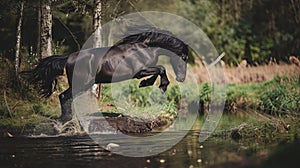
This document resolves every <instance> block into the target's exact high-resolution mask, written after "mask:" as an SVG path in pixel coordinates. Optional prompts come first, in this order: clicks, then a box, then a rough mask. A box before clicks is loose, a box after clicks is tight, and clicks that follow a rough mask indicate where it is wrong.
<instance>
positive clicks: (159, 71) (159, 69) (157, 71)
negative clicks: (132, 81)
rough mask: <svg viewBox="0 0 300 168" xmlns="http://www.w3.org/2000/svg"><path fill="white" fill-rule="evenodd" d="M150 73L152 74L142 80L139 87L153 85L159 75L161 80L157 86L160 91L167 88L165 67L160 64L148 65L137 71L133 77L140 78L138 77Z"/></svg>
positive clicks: (167, 80)
mask: <svg viewBox="0 0 300 168" xmlns="http://www.w3.org/2000/svg"><path fill="white" fill-rule="evenodd" d="M150 75H153V76H152V77H150V78H147V79H144V80H142V81H141V83H140V85H139V87H145V86H150V85H153V84H154V82H155V80H156V79H157V77H158V75H159V76H160V77H161V82H160V85H159V88H160V90H161V92H163V93H164V92H165V91H166V90H167V87H168V85H169V83H170V82H169V79H168V77H167V74H166V70H165V68H164V67H163V66H161V65H158V66H156V67H149V68H147V69H143V70H141V71H140V72H139V73H137V74H136V75H135V77H136V78H138V79H140V78H143V77H147V76H150Z"/></svg>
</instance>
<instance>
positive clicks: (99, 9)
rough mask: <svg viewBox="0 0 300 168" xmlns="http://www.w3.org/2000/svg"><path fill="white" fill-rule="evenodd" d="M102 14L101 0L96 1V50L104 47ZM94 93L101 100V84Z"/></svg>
mask: <svg viewBox="0 0 300 168" xmlns="http://www.w3.org/2000/svg"><path fill="white" fill-rule="evenodd" d="M101 14H102V4H101V0H94V11H93V29H94V39H93V47H94V48H98V47H102V37H101ZM92 92H93V93H94V94H95V96H96V97H97V99H100V95H101V84H99V85H98V86H97V84H95V85H94V86H93V88H92Z"/></svg>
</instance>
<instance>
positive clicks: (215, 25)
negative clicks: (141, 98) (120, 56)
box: [0, 0, 300, 66]
mask: <svg viewBox="0 0 300 168" xmlns="http://www.w3.org/2000/svg"><path fill="white" fill-rule="evenodd" d="M25 2H26V3H25V6H24V16H23V17H24V21H23V30H22V32H23V33H22V39H21V42H22V43H21V46H22V50H21V53H22V54H21V61H22V63H23V64H24V63H25V64H28V63H32V62H33V64H34V61H36V60H37V59H38V58H39V56H38V54H39V52H38V49H37V48H38V42H37V41H38V38H39V35H38V31H39V30H38V4H39V0H32V1H25ZM102 3H103V4H102V8H103V9H102V14H103V16H102V20H103V23H104V24H105V23H106V22H108V21H110V20H111V19H113V18H116V17H118V16H120V15H124V14H127V13H131V12H141V11H146V10H157V11H163V12H170V13H174V14H178V15H181V16H183V17H185V18H187V19H188V20H190V21H192V22H194V23H195V24H196V25H198V26H199V27H200V28H201V29H202V30H203V31H204V32H205V33H206V34H207V35H208V36H209V37H210V39H211V40H212V42H213V43H214V45H215V47H216V48H217V50H218V51H219V52H223V51H224V52H225V53H226V55H227V56H226V57H224V60H225V62H226V63H230V64H233V65H236V64H238V63H239V62H240V61H241V60H243V59H246V60H247V61H248V63H250V64H256V63H258V64H259V63H264V62H267V61H269V60H270V59H271V58H272V59H274V60H276V61H287V60H288V57H289V56H290V55H295V56H297V57H298V58H299V55H300V50H299V48H300V29H299V26H300V19H299V18H300V0H287V1H282V0H243V1H236V0H228V1H225V0H216V1H209V0H181V1H177V0H166V1H160V0H152V1H148V0H102ZM17 4H18V1H17V0H3V1H1V2H0V24H1V29H0V36H1V45H0V55H1V57H2V58H7V59H8V60H11V61H12V62H13V61H14V54H13V53H14V48H15V47H14V46H15V39H16V29H15V28H16V24H17V17H18V9H17V7H16V6H17ZM93 5H94V1H93V0H52V10H53V11H52V14H53V28H52V29H53V42H52V43H53V50H54V51H53V53H54V54H67V53H71V52H74V51H77V50H79V48H80V47H81V46H82V45H83V43H84V42H85V40H86V39H87V38H88V37H89V36H90V35H91V34H92V32H93V24H92V23H93V9H94V6H93ZM29 66H32V65H31V64H30V65H29Z"/></svg>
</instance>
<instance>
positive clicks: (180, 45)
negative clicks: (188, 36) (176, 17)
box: [115, 25, 188, 54]
mask: <svg viewBox="0 0 300 168" xmlns="http://www.w3.org/2000/svg"><path fill="white" fill-rule="evenodd" d="M126 35H127V36H126V37H124V38H123V39H121V40H120V41H119V42H117V43H116V44H115V46H118V45H122V44H129V43H141V42H142V43H145V44H146V45H148V46H149V47H160V48H164V49H168V50H170V51H172V52H174V53H176V54H178V53H180V52H182V51H184V52H188V51H185V50H187V44H185V43H184V42H183V41H182V40H180V39H178V38H177V37H176V36H175V35H174V34H173V33H171V32H170V31H167V30H162V29H158V28H156V27H154V26H150V25H143V26H132V27H128V28H127V31H126Z"/></svg>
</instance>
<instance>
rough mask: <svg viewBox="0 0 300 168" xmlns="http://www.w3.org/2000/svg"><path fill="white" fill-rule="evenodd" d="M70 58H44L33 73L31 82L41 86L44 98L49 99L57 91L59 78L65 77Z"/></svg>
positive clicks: (40, 90) (40, 89) (31, 73)
mask: <svg viewBox="0 0 300 168" xmlns="http://www.w3.org/2000/svg"><path fill="white" fill-rule="evenodd" d="M67 59H68V56H50V57H47V58H44V59H42V60H41V61H40V63H39V64H38V65H37V66H36V67H35V68H34V69H33V70H31V71H27V72H29V73H30V77H29V82H30V83H31V84H35V85H38V86H39V92H40V94H41V95H42V96H43V97H49V96H51V94H52V93H53V91H55V88H56V84H57V79H56V78H57V77H58V76H60V75H63V73H64V68H65V66H66V63H67Z"/></svg>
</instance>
